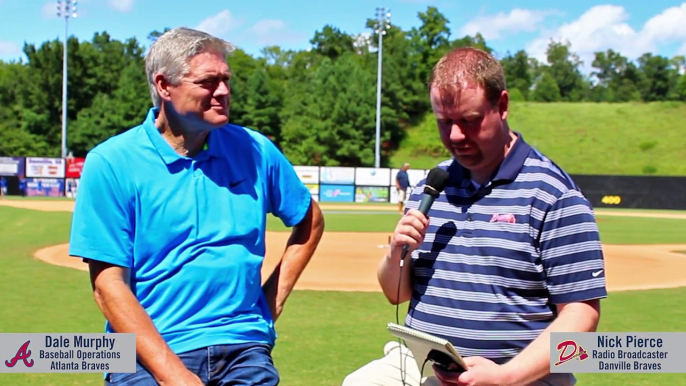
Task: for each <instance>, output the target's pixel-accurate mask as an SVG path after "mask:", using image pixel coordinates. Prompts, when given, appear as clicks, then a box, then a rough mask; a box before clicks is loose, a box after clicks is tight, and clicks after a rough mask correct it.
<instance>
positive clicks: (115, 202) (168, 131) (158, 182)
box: [70, 28, 323, 385]
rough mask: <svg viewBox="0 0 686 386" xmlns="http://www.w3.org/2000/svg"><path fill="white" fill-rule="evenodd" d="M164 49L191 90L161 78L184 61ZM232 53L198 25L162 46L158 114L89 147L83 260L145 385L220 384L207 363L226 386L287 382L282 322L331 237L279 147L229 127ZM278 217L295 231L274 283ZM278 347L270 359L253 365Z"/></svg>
mask: <svg viewBox="0 0 686 386" xmlns="http://www.w3.org/2000/svg"><path fill="white" fill-rule="evenodd" d="M158 45H163V47H167V48H166V49H162V48H160V50H172V51H174V50H177V51H175V52H176V55H178V57H179V58H180V59H179V60H181V61H185V62H186V63H187V65H188V68H189V70H188V72H187V73H185V74H183V75H182V77H181V81H179V82H178V83H175V84H172V83H171V82H169V81H167V79H171V78H172V76H173V75H169V74H166V73H163V72H161V71H163V70H161V69H160V68H167V69H168V68H170V67H169V66H170V65H171V64H169V63H167V64H165V63H164V60H169V59H168V57H169V56H170V55H172V54H170V53H169V52H170V51H164V52H162V53H161V52H160V51H158V49H157V48H156V47H157V46H158ZM193 49H196V50H198V51H197V52H195V53H193V54H191V55H189V56H188V57H186V56H183V55H186V52H189V51H191V52H192V50H193ZM229 49H230V48H229V44H228V43H226V42H224V41H223V40H220V39H217V38H214V37H211V36H210V35H208V34H205V33H202V32H200V31H195V30H190V29H186V28H179V29H175V30H172V31H169V32H168V33H166V34H163V35H162V36H161V37H159V38H158V39H157V40H156V42H155V43H154V44H153V46H152V47H151V49H150V53H149V55H151V56H152V59H149V60H146V63H147V65H148V66H159V68H157V69H155V68H154V67H153V68H152V69H151V68H150V67H148V66H146V69H147V70H148V72H149V74H153V75H154V83H153V84H152V88H151V89H152V90H154V91H153V92H152V96H153V101H154V102H155V106H156V107H154V108H151V109H150V110H149V112H148V114H147V117H146V118H145V120H144V122H143V123H142V124H141V125H139V126H137V127H134V128H132V129H129V130H128V131H126V132H125V133H123V134H120V135H118V136H115V137H113V138H110V139H109V140H107V141H106V142H104V143H102V144H100V145H98V146H97V147H95V148H94V149H93V150H92V151H90V152H89V153H88V155H87V156H86V160H85V163H84V167H83V171H82V175H81V180H80V186H79V198H78V200H76V204H75V210H74V217H73V224H72V231H71V240H70V241H71V242H70V255H72V256H78V257H82V258H83V259H84V261H87V262H89V264H90V269H91V276H92V277H94V279H93V285H94V290H95V299H96V302H97V303H98V306H99V307H100V309H101V310H102V312H103V314H105V315H106V316H107V322H106V331H107V332H114V331H117V332H123V331H126V332H134V333H136V334H137V344H138V346H137V362H138V367H137V370H136V373H135V374H133V376H134V377H135V378H136V379H139V378H146V379H147V380H148V382H151V383H154V382H155V381H158V382H160V383H166V382H171V381H172V380H173V382H177V383H178V384H184V385H186V384H188V385H200V384H204V383H207V382H208V380H207V377H208V374H207V371H205V372H202V371H200V372H198V373H196V372H194V371H193V370H192V369H194V368H197V369H199V368H200V366H195V365H194V364H193V363H192V361H196V360H207V361H210V363H208V364H207V366H209V367H211V368H218V369H222V370H221V371H220V370H217V371H218V372H219V373H216V374H213V381H214V382H216V381H218V380H219V381H224V382H226V383H227V384H229V383H232V381H233V380H235V378H237V377H241V381H240V382H238V383H243V384H265V385H272V384H276V383H274V382H276V381H278V374H277V373H276V372H275V371H273V363H271V358H270V357H269V356H270V350H271V347H272V346H273V345H274V344H275V339H276V333H275V330H274V323H275V320H276V319H277V318H278V316H279V314H280V313H281V310H282V308H283V305H284V302H285V300H286V298H287V297H288V295H289V294H290V291H291V290H292V288H293V286H294V285H295V282H296V280H297V277H298V276H299V275H300V273H301V272H302V270H303V269H304V268H305V266H306V265H307V262H308V261H309V259H310V257H311V256H312V254H313V253H314V249H315V247H316V245H317V243H318V241H319V238H320V237H321V233H322V232H323V220H322V217H321V212H320V211H319V209H318V206H317V204H316V203H315V202H314V201H313V200H312V197H311V194H310V192H309V190H308V189H307V188H306V187H305V186H304V184H303V183H302V182H301V181H300V180H299V178H298V176H297V175H296V173H295V170H294V169H293V167H292V165H291V164H290V163H289V162H288V160H287V159H286V158H285V157H284V156H283V155H282V154H281V152H280V151H279V150H278V149H277V148H276V146H275V145H274V144H273V143H272V142H271V141H270V140H269V139H267V138H266V137H265V136H263V135H262V134H260V133H257V132H255V131H252V130H249V129H247V128H244V127H241V126H238V125H234V124H229V123H228V102H229V100H228V98H229V90H228V80H229V77H230V72H229V69H228V65H227V64H226V57H227V53H228V52H227V51H229ZM175 133H182V135H179V136H177V135H175ZM268 213H271V214H273V215H275V216H277V217H279V218H280V219H281V220H282V222H283V223H284V225H286V226H288V227H292V226H295V228H294V229H293V233H292V235H291V238H290V239H289V242H288V245H287V246H286V251H285V253H284V255H283V257H282V259H281V262H280V264H279V265H278V266H277V268H276V269H275V270H274V273H273V274H272V275H271V276H270V277H269V279H268V280H267V281H266V282H265V283H264V284H263V280H262V276H261V268H262V264H263V261H264V257H265V228H266V216H267V214H268ZM108 272H113V273H111V274H108ZM125 299H128V300H125ZM121 310H126V311H121ZM158 332H159V333H158ZM160 338H161V339H160ZM245 344H248V345H251V346H250V347H247V346H245ZM229 345H231V346H229ZM215 346H220V347H216V348H214V349H213V347H215ZM236 347H241V348H243V347H245V350H243V349H237V348H236ZM265 348H268V351H266V354H264V357H261V358H259V361H257V362H255V361H254V360H253V359H249V358H248V359H246V361H248V360H253V362H246V361H243V357H242V356H244V355H245V356H248V357H250V358H253V357H252V356H251V355H253V354H251V351H252V352H257V351H259V352H264V350H265ZM198 350H201V351H200V352H199V354H198ZM202 350H206V351H205V352H202ZM232 350H234V351H236V350H240V351H239V352H233V351H232ZM189 353H191V354H189ZM193 353H196V354H197V356H193V355H196V354H193ZM181 354H183V355H181ZM186 354H189V355H191V356H188V355H186ZM234 354H235V356H234ZM189 361H191V362H189ZM236 361H238V362H240V363H241V365H240V366H238V367H240V369H239V368H237V367H236V366H235V363H234V362H236ZM238 362H236V363H238ZM247 367H251V368H254V370H253V371H251V372H250V374H251V375H249V376H246V374H247V373H246V371H245V369H246V368H247ZM234 369H235V371H236V372H237V373H233V371H234ZM270 370H271V371H270ZM195 371H198V370H195ZM222 372H224V373H227V374H226V377H227V378H222V377H223V375H222V374H221V373H222ZM234 374H236V375H234ZM238 374H240V375H238ZM130 375H131V374H110V375H109V376H111V377H117V380H116V381H115V380H113V379H114V378H110V380H111V381H112V382H113V383H116V382H124V380H123V378H124V377H127V376H130ZM105 376H106V378H107V377H108V374H106V375H105ZM120 377H121V378H120ZM245 377H250V378H248V379H244V378H245ZM175 384H176V383H175Z"/></svg>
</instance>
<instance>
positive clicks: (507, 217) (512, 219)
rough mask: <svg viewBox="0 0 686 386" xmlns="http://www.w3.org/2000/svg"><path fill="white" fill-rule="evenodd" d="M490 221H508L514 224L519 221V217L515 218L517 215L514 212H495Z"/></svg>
mask: <svg viewBox="0 0 686 386" xmlns="http://www.w3.org/2000/svg"><path fill="white" fill-rule="evenodd" d="M490 222H506V223H510V224H514V223H516V222H517V219H516V218H515V215H513V214H512V213H509V214H498V213H496V214H494V215H493V217H491V221H490Z"/></svg>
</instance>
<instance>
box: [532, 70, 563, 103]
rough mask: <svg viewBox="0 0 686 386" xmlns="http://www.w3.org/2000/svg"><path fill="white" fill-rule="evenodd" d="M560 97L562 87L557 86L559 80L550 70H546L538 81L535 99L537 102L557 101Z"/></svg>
mask: <svg viewBox="0 0 686 386" xmlns="http://www.w3.org/2000/svg"><path fill="white" fill-rule="evenodd" d="M560 99H561V96H560V89H559V88H558V86H557V81H556V80H555V78H554V77H553V76H552V75H551V74H550V73H549V72H544V73H543V75H542V76H541V77H540V78H539V79H538V82H536V86H535V88H534V90H533V100H534V101H537V102H557V101H559V100H560Z"/></svg>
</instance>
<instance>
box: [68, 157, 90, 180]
mask: <svg viewBox="0 0 686 386" xmlns="http://www.w3.org/2000/svg"><path fill="white" fill-rule="evenodd" d="M85 160H86V159H85V158H67V170H66V172H65V173H64V176H65V177H67V178H80V177H81V171H82V170H83V162H84V161H85Z"/></svg>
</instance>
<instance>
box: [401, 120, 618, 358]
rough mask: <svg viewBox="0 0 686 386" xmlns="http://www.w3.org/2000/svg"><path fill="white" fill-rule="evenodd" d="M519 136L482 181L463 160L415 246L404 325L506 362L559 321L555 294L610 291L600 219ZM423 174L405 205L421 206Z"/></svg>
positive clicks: (574, 297)
mask: <svg viewBox="0 0 686 386" xmlns="http://www.w3.org/2000/svg"><path fill="white" fill-rule="evenodd" d="M517 135H518V136H519V138H518V140H517V141H516V143H515V145H514V147H513V148H512V149H511V150H510V152H509V154H508V156H507V157H506V158H505V160H504V161H503V162H502V164H501V166H500V168H499V170H498V171H497V172H496V173H495V178H493V179H492V180H491V181H490V182H488V183H486V184H485V185H484V186H482V187H481V188H480V189H476V188H475V187H474V185H472V182H471V180H470V178H469V171H468V170H467V169H464V168H463V167H462V166H461V165H460V164H458V163H457V162H456V161H453V160H448V161H445V162H443V163H441V164H440V165H439V167H441V168H443V169H445V170H447V171H448V172H449V174H450V180H449V182H448V185H447V187H446V188H445V190H444V191H443V192H442V193H441V195H440V196H439V197H438V199H436V201H435V202H434V204H433V206H432V207H431V210H430V211H429V213H428V216H429V219H430V225H429V229H428V231H427V234H426V237H425V239H424V242H423V243H422V245H421V246H420V247H419V248H418V249H417V250H415V251H414V252H413V253H412V260H413V268H412V269H413V271H414V282H413V295H412V300H411V302H410V307H409V311H408V315H407V317H406V320H405V323H406V325H408V326H410V327H412V328H414V329H417V330H420V331H425V332H428V333H431V334H434V335H437V336H441V337H444V338H446V339H448V340H450V341H451V342H452V344H453V345H454V346H456V348H457V349H458V350H459V351H460V352H461V354H462V355H464V356H476V355H478V356H483V357H486V358H490V359H491V360H494V361H495V362H497V363H504V362H506V361H507V360H509V359H510V358H511V357H513V356H515V355H517V354H518V353H519V352H520V351H521V350H522V349H524V348H525V347H526V346H527V345H528V344H529V343H531V341H533V340H534V339H535V338H536V337H537V336H538V335H540V334H541V332H543V330H544V329H545V328H546V327H547V326H548V325H549V324H550V323H551V322H552V320H553V319H554V317H555V311H554V307H552V305H551V304H558V303H568V302H574V301H580V300H589V299H598V298H604V297H606V296H607V292H606V288H605V275H604V272H605V271H604V268H605V267H604V261H603V253H602V249H601V244H600V240H599V233H598V228H597V225H596V223H595V218H594V214H593V211H592V208H591V205H590V203H589V202H588V201H587V200H586V199H585V197H584V196H583V195H582V194H581V192H580V190H579V188H578V187H577V186H576V185H575V184H574V182H573V181H572V180H571V178H570V177H569V176H568V175H567V174H566V173H564V172H563V171H562V170H561V168H559V167H557V166H556V165H555V164H554V163H553V162H552V161H551V160H549V159H548V158H546V157H545V156H544V155H542V154H541V153H539V152H538V151H537V150H535V149H533V148H532V147H530V146H529V145H528V144H527V143H526V142H525V141H524V139H523V138H522V136H521V135H520V134H519V133H517ZM424 183H425V181H421V182H420V183H419V184H418V185H417V186H416V187H415V189H414V190H413V192H412V194H411V196H410V199H409V202H408V203H407V207H406V210H409V209H416V208H418V206H419V203H420V201H421V198H422V194H423V190H424Z"/></svg>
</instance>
